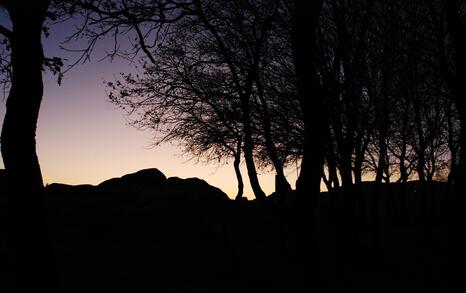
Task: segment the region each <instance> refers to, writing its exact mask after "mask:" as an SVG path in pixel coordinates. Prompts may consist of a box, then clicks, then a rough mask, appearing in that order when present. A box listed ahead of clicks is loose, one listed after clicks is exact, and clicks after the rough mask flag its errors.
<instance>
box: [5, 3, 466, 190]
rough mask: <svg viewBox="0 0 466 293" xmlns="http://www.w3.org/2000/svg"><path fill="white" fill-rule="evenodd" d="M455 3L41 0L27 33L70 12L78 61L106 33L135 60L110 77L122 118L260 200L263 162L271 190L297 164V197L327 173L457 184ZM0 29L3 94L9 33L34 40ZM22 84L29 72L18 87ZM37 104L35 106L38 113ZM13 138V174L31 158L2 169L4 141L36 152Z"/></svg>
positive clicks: (17, 153) (464, 90)
mask: <svg viewBox="0 0 466 293" xmlns="http://www.w3.org/2000/svg"><path fill="white" fill-rule="evenodd" d="M2 3H3V2H0V4H2ZM5 3H6V4H4V5H3V4H2V5H0V6H1V7H3V8H4V10H6V11H7V12H9V13H10V14H12V13H13V14H14V13H16V12H18V11H21V9H20V7H17V6H15V5H13V4H11V3H10V1H7V2H5ZM464 4H465V1H463V0H413V1H408V2H407V1H402V0H383V1H382V0H375V1H374V0H326V1H323V0H319V1H297V0H296V1H285V0H238V1H227V0H218V1H217V0H216V1H213V0H183V1H173V0H160V1H143V0H119V1H109V0H99V1H97V0H85V1H84V0H73V1H51V2H50V1H43V7H42V8H43V10H44V11H45V12H44V15H43V17H42V18H41V20H40V22H38V24H37V29H36V31H37V32H36V34H39V30H38V28H39V27H41V28H42V29H41V32H45V33H46V34H48V27H49V26H52V25H54V24H56V23H61V22H62V21H66V20H67V19H69V18H71V19H73V21H74V24H75V31H74V32H70V36H69V38H68V39H67V41H73V40H78V43H79V44H82V39H84V40H86V43H87V46H85V47H84V48H82V49H79V48H78V49H77V48H72V49H73V51H78V52H79V51H80V52H81V53H82V55H81V58H80V59H79V60H78V61H77V63H79V61H86V60H89V59H90V56H91V54H92V51H93V50H94V48H95V45H96V43H97V42H99V41H100V40H102V39H107V40H109V41H110V42H113V44H112V46H111V47H110V48H109V51H108V52H107V54H108V57H109V58H118V57H121V58H126V59H130V60H132V61H134V62H135V64H137V66H136V70H132V72H131V73H121V76H119V78H117V79H116V80H112V81H107V82H106V84H107V86H108V91H109V96H110V99H111V101H112V102H113V103H114V104H116V105H118V106H120V107H121V108H122V109H124V110H125V111H127V113H128V114H130V117H131V123H132V124H133V125H134V126H136V127H138V128H142V129H152V130H153V131H154V134H155V135H154V136H155V144H158V143H162V142H166V141H171V142H176V143H179V144H180V145H181V146H182V147H183V149H184V152H186V153H188V154H190V155H192V156H194V157H197V158H200V159H203V160H206V161H209V162H210V161H217V162H219V163H222V162H227V161H231V160H233V162H234V163H233V166H234V168H235V172H236V177H237V181H238V194H237V197H238V198H239V197H241V196H242V194H243V187H244V183H243V176H242V174H241V172H240V163H241V162H243V161H244V162H245V165H246V167H247V175H248V178H249V182H250V184H251V187H252V189H253V191H254V194H255V196H256V197H257V198H264V197H265V194H264V192H263V191H262V189H261V186H260V184H259V180H258V178H257V169H259V168H268V169H270V168H272V169H273V170H274V172H275V173H276V180H277V182H276V187H277V191H278V192H285V193H286V192H287V191H289V190H290V189H291V185H290V183H289V182H288V181H287V179H286V177H285V173H284V169H285V168H286V167H288V166H292V165H295V164H297V165H300V175H299V177H298V181H297V182H296V187H297V190H298V192H299V193H300V194H309V193H314V192H318V191H319V189H318V188H320V182H321V181H322V180H323V182H325V184H326V185H327V188H328V189H330V190H332V189H335V188H339V187H341V186H343V187H344V186H349V185H351V184H354V183H360V182H361V181H362V180H363V178H368V179H371V178H373V179H374V180H375V181H376V182H379V183H380V182H390V181H399V182H406V181H407V180H410V179H419V180H420V181H432V180H443V181H449V182H455V181H456V182H457V183H461V182H466V180H461V179H458V178H463V177H465V176H464V175H465V174H466V173H465V172H464V168H463V165H464V164H462V163H461V162H460V160H461V158H465V157H466V155H461V153H462V152H464V150H465V148H461V145H464V142H463V141H464V138H466V134H464V133H463V132H464V131H465V127H463V128H462V127H461V124H462V122H461V121H462V120H464V119H465V118H464V117H466V106H465V105H464V103H465V101H463V98H464V95H466V84H465V83H464V80H465V78H466V72H465V70H466V54H464V52H465V51H466V26H465V12H464V11H465V7H464ZM18 13H19V12H18ZM21 15H22V14H21ZM24 19H27V17H25V18H24ZM12 20H14V21H16V22H18V23H19V24H21V25H22V24H23V22H24V23H25V21H22V20H23V19H22V18H15V19H12ZM0 28H1V30H0V35H1V36H3V39H2V40H3V41H2V44H3V45H2V46H1V48H0V49H1V50H2V51H0V52H3V53H2V54H1V56H2V58H0V71H1V72H2V73H3V75H2V76H3V77H5V79H4V81H6V82H7V84H9V82H10V81H12V83H11V84H12V89H13V88H15V80H14V78H13V79H12V76H13V77H14V73H12V72H14V70H15V69H14V65H15V63H12V61H11V60H13V59H11V60H10V57H11V56H13V57H14V56H17V55H18V54H19V53H18V52H20V53H21V52H22V51H21V50H23V49H24V48H26V47H24V46H23V47H24V48H23V47H21V46H22V43H15V38H14V37H18V38H19V37H24V38H25V40H29V39H31V38H26V37H27V35H26V34H22V33H21V32H19V33H17V32H16V34H15V32H14V31H9V29H8V28H6V27H3V26H2V27H0ZM36 39H37V38H36ZM10 43H11V44H12V45H13V46H10ZM24 43H25V44H26V43H27V42H26V41H25V42H24ZM15 50H17V51H18V52H16V51H15ZM15 52H16V53H15ZM40 53H41V47H40V50H38V53H37V54H38V55H37V56H38V57H37V58H38V59H41V62H39V63H37V64H38V65H41V66H42V68H43V69H44V68H46V69H49V70H50V71H52V72H53V73H55V74H57V75H58V77H59V79H61V77H62V72H61V68H62V66H63V63H62V60H61V59H59V58H45V57H44V56H43V54H42V55H41V54H40ZM10 55H11V56H10ZM26 55H27V54H26ZM18 56H19V55H18ZM37 58H36V59H37ZM23 59H24V58H18V60H23ZM31 62H32V61H31ZM31 62H29V63H31ZM18 64H20V63H18ZM31 64H32V63H31ZM21 65H22V64H21ZM18 68H19V69H22V68H23V67H18ZM19 69H18V70H19ZM18 76H19V75H18ZM38 77H39V76H38ZM20 81H26V80H25V79H24V80H23V79H18V80H17V81H16V84H20ZM18 88H19V87H18ZM21 88H23V87H21ZM9 94H10V96H12V97H13V96H14V95H15V94H16V92H15V91H10V93H9ZM39 94H40V95H39ZM36 96H37V97H40V96H41V92H40V93H39V91H37V94H36ZM11 99H12V98H11ZM18 99H19V98H18ZM38 101H39V102H38V103H36V104H34V105H32V106H31V108H34V111H32V110H31V111H32V112H34V113H36V112H37V113H38V106H39V105H40V100H38ZM20 109H21V108H18V109H16V108H15V109H14V110H13V107H10V109H8V112H7V117H10V116H13V117H18V118H19V119H23V120H24V121H29V120H31V121H30V122H28V123H25V125H26V124H27V125H29V126H31V127H29V128H30V129H33V130H35V124H36V120H37V117H35V116H34V115H35V114H34V115H29V116H30V117H29V116H28V115H27V113H23V112H21V111H20ZM13 112H15V113H13ZM23 116H24V117H23ZM26 116H27V117H26ZM32 116H34V117H32ZM36 116H37V115H36ZM21 117H22V118H21ZM28 119H29V120H28ZM6 121H7V122H8V121H9V120H6ZM463 123H464V122H463ZM32 126H34V127H32ZM10 128H11V129H10ZM16 134H18V132H16V131H14V129H13V127H12V126H10V123H5V124H4V130H3V132H2V155H3V157H4V161H5V162H6V165H5V166H6V169H7V171H8V169H10V171H11V170H13V169H18V170H19V169H24V168H26V167H23V168H13V167H12V166H15V162H19V161H20V160H19V159H14V157H24V156H23V155H24V154H25V153H26V151H21V150H22V149H19V148H17V147H14V145H17V146H19V145H20V144H21V143H20V142H16V140H12V139H9V138H10V136H11V137H18V138H21V137H23V136H24V137H23V138H24V139H25V141H26V140H27V144H28V145H30V148H31V150H32V151H31V153H32V152H33V151H34V150H35V139H34V135H35V132H34V131H32V132H31V131H29V132H27V135H26V134H24V135H23V136H22V135H16ZM26 136H27V137H26ZM10 141H12V145H11V146H10V145H9V142H10ZM24 144H25V145H26V143H24ZM34 152H35V151H34ZM32 158H33V159H34V158H35V156H32ZM33 161H34V162H32V163H34V164H32V163H31V164H32V165H33V166H34V168H32V167H30V169H31V171H32V169H35V171H34V174H36V175H34V176H35V177H37V180H36V182H37V184H36V185H37V186H38V187H41V186H42V184H41V179H40V168H39V166H38V162H37V159H36V158H35V159H34V160H33ZM10 162H11V163H10ZM31 164H29V165H31ZM24 165H26V164H24ZM26 169H27V168H26ZM10 173H11V172H10ZM15 176H16V175H15ZM34 176H33V177H34ZM16 177H18V179H20V176H19V173H18V176H16ZM16 177H15V178H16Z"/></svg>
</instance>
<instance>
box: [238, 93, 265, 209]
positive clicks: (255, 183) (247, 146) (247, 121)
mask: <svg viewBox="0 0 466 293" xmlns="http://www.w3.org/2000/svg"><path fill="white" fill-rule="evenodd" d="M241 112H242V115H243V131H244V144H243V150H244V160H245V161H246V168H247V170H248V177H249V182H250V184H251V188H252V191H253V192H254V196H255V197H256V199H258V200H263V199H265V193H264V191H263V190H262V188H261V186H260V183H259V178H257V171H256V164H255V163H254V143H253V140H252V127H251V113H250V105H249V100H248V99H247V98H245V97H243V98H242V99H241Z"/></svg>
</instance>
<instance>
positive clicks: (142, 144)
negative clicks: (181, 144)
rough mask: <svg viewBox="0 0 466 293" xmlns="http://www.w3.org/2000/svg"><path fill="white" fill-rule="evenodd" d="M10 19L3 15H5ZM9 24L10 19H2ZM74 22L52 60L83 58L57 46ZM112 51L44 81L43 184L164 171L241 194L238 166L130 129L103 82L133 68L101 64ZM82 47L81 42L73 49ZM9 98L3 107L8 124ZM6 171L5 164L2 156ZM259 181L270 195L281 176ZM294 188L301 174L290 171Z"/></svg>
mask: <svg viewBox="0 0 466 293" xmlns="http://www.w3.org/2000/svg"><path fill="white" fill-rule="evenodd" d="M0 17H1V18H4V16H0ZM0 22H1V23H2V24H4V23H5V19H1V21H0ZM72 29H73V27H72V25H70V24H68V25H67V24H61V25H59V26H57V27H52V28H51V36H50V37H49V38H46V39H44V41H43V44H44V51H45V55H46V56H47V57H53V56H58V57H62V58H67V59H69V61H68V63H70V62H72V61H73V60H76V58H77V57H78V56H77V55H76V54H71V53H69V52H65V51H62V50H60V49H59V47H58V43H59V42H60V41H62V40H63V37H64V36H65V35H68V34H69V33H70V32H71V31H72ZM106 45H107V46H111V44H109V43H108V42H107V43H106V42H101V43H100V45H98V46H97V47H96V50H95V52H94V56H93V59H92V60H91V62H88V63H86V64H82V65H78V66H76V67H75V68H74V69H72V70H71V71H69V72H68V73H67V74H66V75H65V77H64V79H63V82H62V85H61V86H59V85H58V84H57V82H56V78H55V77H53V76H51V75H50V74H45V75H44V85H45V92H44V98H43V102H42V106H41V111H40V117H39V122H38V130H37V152H38V156H39V160H40V164H41V167H42V174H43V177H44V183H46V184H49V183H53V182H60V183H67V184H84V183H86V184H98V183H100V182H102V181H103V180H106V179H108V178H112V177H119V176H122V175H124V174H127V173H131V172H135V171H138V170H140V169H144V168H158V169H159V170H160V171H162V172H163V173H164V174H165V175H166V176H167V177H171V176H178V177H181V178H188V177H199V178H201V179H204V180H206V181H207V182H208V183H209V184H211V185H214V186H217V187H219V188H221V189H222V190H223V191H224V192H226V193H227V194H228V195H229V196H230V197H234V195H235V194H236V190H237V187H236V186H237V182H236V177H235V174H234V170H233V165H232V163H231V162H230V163H229V164H227V165H223V166H218V165H216V164H205V163H196V161H195V160H189V157H186V156H181V149H179V148H177V147H176V146H173V145H170V144H165V145H162V146H159V147H156V148H151V147H150V145H151V143H152V140H151V139H152V136H153V133H151V132H150V131H139V130H136V129H135V128H132V127H130V126H128V124H127V117H125V115H124V113H123V112H122V111H121V110H119V109H116V107H115V106H114V105H113V104H111V103H110V102H109V100H108V98H107V95H106V89H105V86H104V85H103V80H104V79H105V80H113V76H114V75H115V74H118V73H119V72H129V71H131V70H132V66H131V64H129V63H128V61H124V60H114V61H113V62H110V61H108V60H105V61H100V62H98V61H97V60H99V59H101V58H102V56H104V52H105V51H104V50H105V48H106ZM73 46H76V47H79V43H77V44H73ZM4 114H5V100H2V102H1V105H0V119H1V122H0V123H2V122H3V117H4ZM0 168H3V161H2V160H1V158H0ZM259 173H260V176H259V179H260V183H261V185H262V188H263V189H264V191H265V192H266V193H267V194H269V193H271V192H273V190H274V181H273V178H274V173H273V172H270V170H269V171H259ZM286 173H287V176H288V179H289V181H290V183H291V184H292V185H293V186H294V183H295V180H296V169H295V168H291V169H289V170H286ZM243 177H244V181H245V195H247V196H248V197H249V198H252V195H253V193H252V191H251V188H250V187H249V182H248V178H247V173H246V170H245V168H244V164H243Z"/></svg>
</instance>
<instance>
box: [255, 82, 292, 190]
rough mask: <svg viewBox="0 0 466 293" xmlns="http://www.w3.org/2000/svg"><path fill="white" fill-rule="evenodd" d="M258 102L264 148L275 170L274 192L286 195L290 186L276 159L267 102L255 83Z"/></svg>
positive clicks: (260, 88)
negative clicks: (260, 110) (260, 111)
mask: <svg viewBox="0 0 466 293" xmlns="http://www.w3.org/2000/svg"><path fill="white" fill-rule="evenodd" d="M257 88H258V92H259V93H258V94H259V102H260V104H261V109H262V115H261V116H262V124H263V132H264V138H265V147H266V149H267V153H268V155H269V158H270V160H271V161H272V164H273V167H274V168H275V172H276V176H275V192H277V193H280V194H286V193H288V192H290V191H291V185H290V183H288V180H286V176H285V172H284V171H283V163H282V162H281V160H280V158H279V157H278V152H277V148H276V147H275V144H274V142H273V139H272V126H271V124H270V112H269V109H268V107H267V102H266V101H265V99H264V95H263V89H262V86H261V84H260V81H258V82H257Z"/></svg>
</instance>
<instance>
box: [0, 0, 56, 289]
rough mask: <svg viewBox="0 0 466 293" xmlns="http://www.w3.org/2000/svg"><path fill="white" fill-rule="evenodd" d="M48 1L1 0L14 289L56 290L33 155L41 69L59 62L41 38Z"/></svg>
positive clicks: (3, 145)
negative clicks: (6, 21)
mask: <svg viewBox="0 0 466 293" xmlns="http://www.w3.org/2000/svg"><path fill="white" fill-rule="evenodd" d="M50 2H51V1H50V0H40V1H33V2H31V3H27V5H25V4H24V3H22V2H18V1H9V0H3V1H0V8H1V9H4V10H5V11H6V12H7V14H8V17H9V21H10V23H11V28H8V27H5V26H0V34H1V35H2V37H3V39H4V40H3V42H2V45H3V48H2V50H3V53H4V54H6V55H2V57H1V68H2V73H3V74H4V76H3V77H4V79H3V81H4V82H6V83H8V86H7V87H6V88H5V89H6V91H7V92H8V98H7V100H6V109H7V110H6V113H5V118H4V121H3V128H2V133H1V152H2V157H3V162H4V165H5V169H6V174H7V180H8V185H7V186H8V188H9V190H7V194H8V209H9V217H10V227H9V228H10V231H9V234H8V236H9V237H8V240H9V249H10V252H11V255H12V256H14V257H13V258H14V259H13V264H14V272H15V273H16V280H15V281H16V286H17V288H16V290H18V292H27V291H32V290H38V289H43V290H45V291H52V292H53V291H54V288H53V287H50V285H51V283H47V282H48V281H49V280H48V279H49V277H48V274H52V275H53V271H52V269H53V265H52V264H53V259H51V255H50V254H49V251H48V246H47V245H48V243H47V231H46V228H45V224H44V220H45V219H44V203H43V200H44V199H43V194H42V192H43V182H42V175H41V170H40V166H39V160H38V158H37V154H36V127H37V119H38V116H39V109H40V104H41V101H42V95H43V82H42V71H43V69H44V68H47V67H48V68H49V69H51V70H52V71H53V72H55V73H57V72H58V71H59V70H60V66H61V60H60V59H58V58H55V59H48V58H45V57H44V52H43V48H42V39H41V38H42V36H43V33H44V31H45V30H46V27H45V25H44V23H45V20H46V17H47V16H52V14H51V10H50V7H49V6H50Z"/></svg>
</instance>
